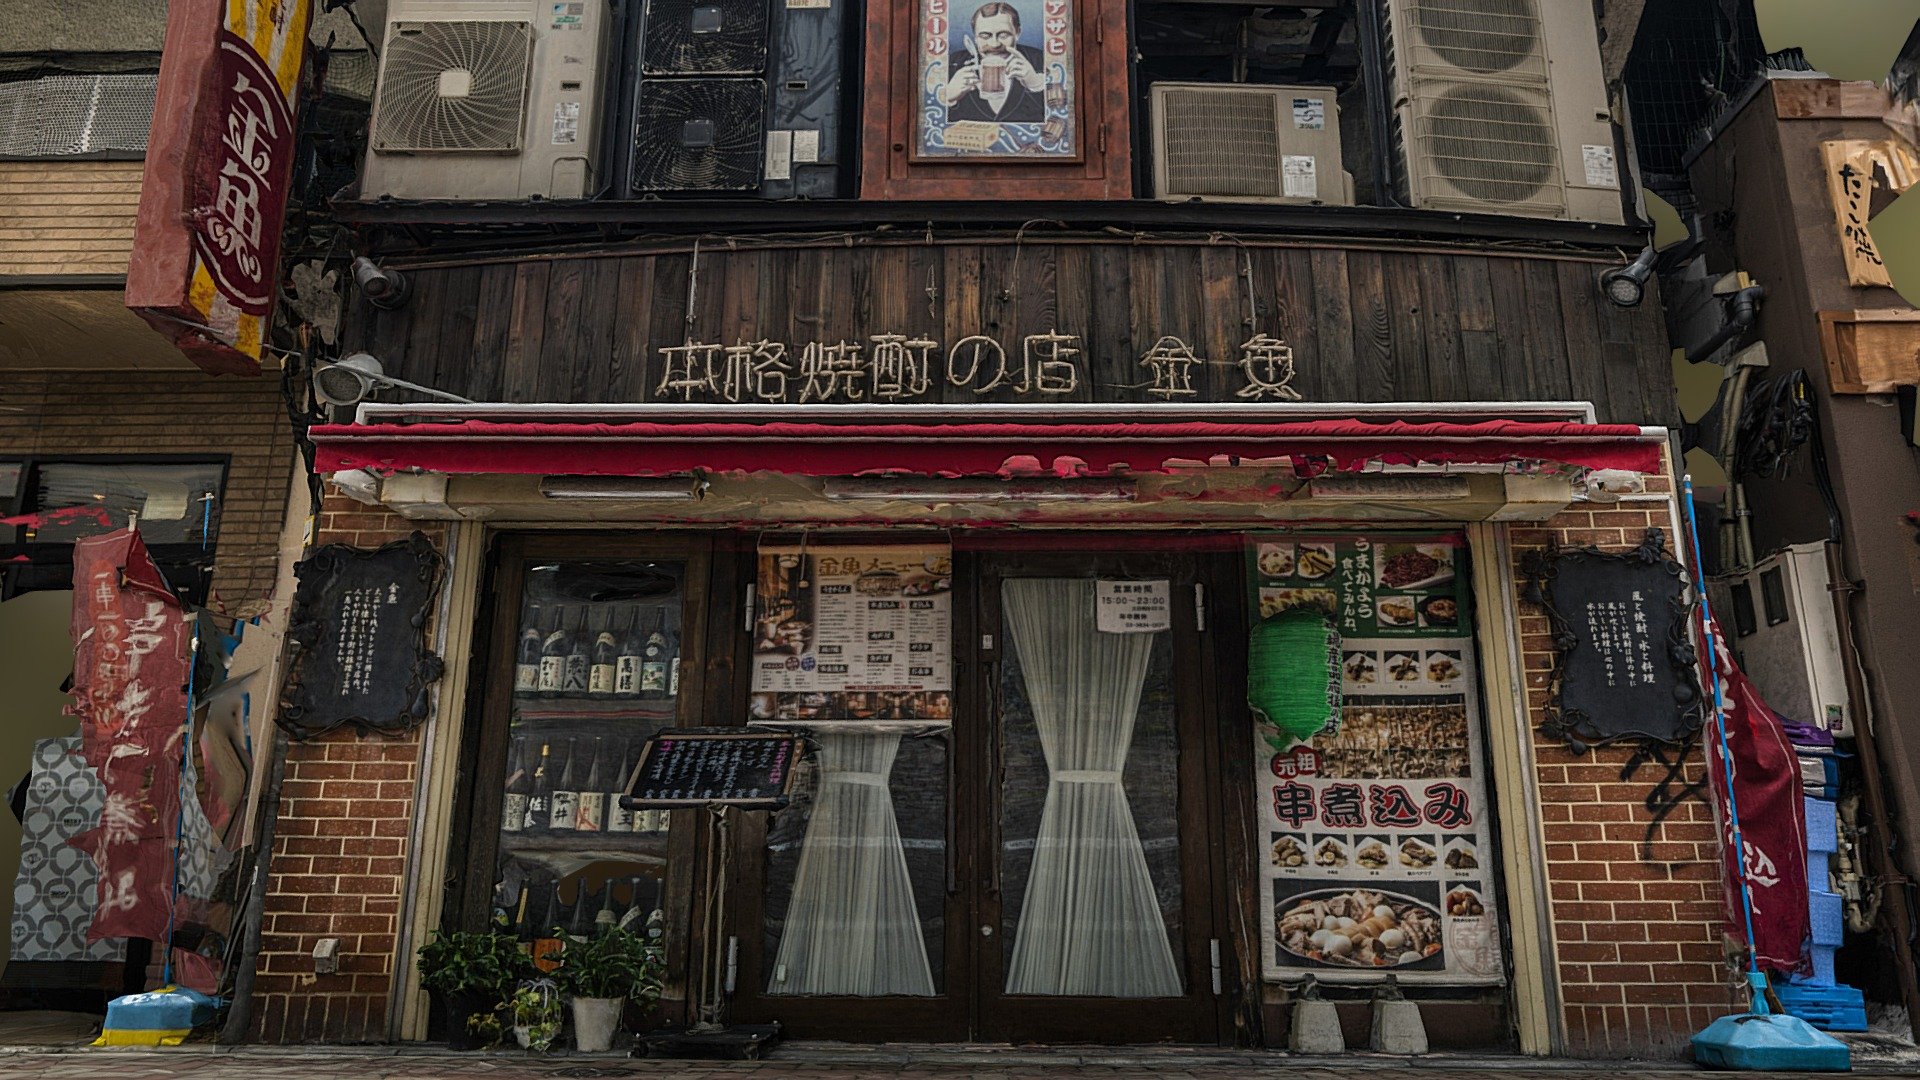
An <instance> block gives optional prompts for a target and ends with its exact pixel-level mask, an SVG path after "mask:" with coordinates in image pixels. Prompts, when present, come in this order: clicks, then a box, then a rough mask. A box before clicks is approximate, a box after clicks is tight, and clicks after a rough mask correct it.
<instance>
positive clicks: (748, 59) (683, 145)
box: [631, 0, 768, 194]
mask: <svg viewBox="0 0 1920 1080" xmlns="http://www.w3.org/2000/svg"><path fill="white" fill-rule="evenodd" d="M767 35H768V11H767V0H646V11H645V17H644V18H643V19H642V20H641V23H640V40H639V43H638V47H639V48H638V51H639V55H640V57H641V62H640V80H639V83H638V86H637V89H636V91H635V97H634V103H633V159H632V170H631V187H632V189H633V192H634V193H635V194H650V193H671V192H723V191H742V192H745V191H757V190H758V189H759V187H760V172H761V160H762V157H763V155H764V152H765V136H766V119H767V82H766V73H767Z"/></svg>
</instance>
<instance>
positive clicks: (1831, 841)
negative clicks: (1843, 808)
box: [1803, 799, 1840, 851]
mask: <svg viewBox="0 0 1920 1080" xmlns="http://www.w3.org/2000/svg"><path fill="white" fill-rule="evenodd" d="M1803 801H1804V802H1805V803H1806V807H1807V809H1806V813H1807V850H1808V851H1839V850H1840V815H1839V812H1838V810H1837V808H1836V807H1835V804H1833V803H1831V802H1829V801H1827V800H1826V799H1805V800H1803Z"/></svg>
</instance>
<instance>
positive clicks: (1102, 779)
mask: <svg viewBox="0 0 1920 1080" xmlns="http://www.w3.org/2000/svg"><path fill="white" fill-rule="evenodd" d="M1200 570H1201V566H1200V562H1199V560H1198V559H1196V558H1195V557H1193V556H1188V555H1169V554H1160V553H1098V554H1096V553H1063V552H1045V553H1035V552H1021V553H1018V554H1011V553H1005V554H1003V553H989V554H972V555H969V554H966V553H962V554H961V555H959V556H958V557H956V559H955V561H954V565H953V574H952V588H953V610H954V620H953V621H954V635H953V640H954V649H953V651H954V658H955V661H956V663H955V669H954V679H953V690H954V692H953V703H952V723H951V725H950V726H946V725H942V726H938V727H935V728H931V729H929V728H922V729H920V730H917V731H916V730H913V728H912V725H910V724H883V725H879V726H878V727H877V729H876V728H874V727H867V728H854V727H853V725H843V726H841V727H839V728H837V729H826V728H823V729H821V730H820V731H818V732H817V734H816V738H817V741H818V742H819V745H820V752H819V755H818V759H817V761H818V768H817V772H816V775H815V778H814V781H813V783H812V784H811V785H810V787H811V796H810V798H808V799H807V800H806V801H805V802H804V803H803V804H802V805H797V806H795V807H793V808H790V809H789V810H788V811H786V812H783V813H782V814H780V815H777V816H776V817H775V818H774V819H773V821H772V823H771V826H770V828H767V829H766V830H765V831H764V832H763V831H760V830H759V829H758V828H757V827H751V828H746V829H743V830H742V834H743V835H742V836H741V837H740V845H739V847H738V848H737V850H738V851H739V852H740V864H741V866H742V878H743V880H742V881H741V882H740V888H739V891H738V893H737V894H736V895H737V896H738V897H739V901H740V902H739V911H738V914H737V918H736V923H735V925H736V926H737V927H739V928H740V930H741V933H740V935H739V936H740V940H741V953H740V964H739V969H738V975H737V983H736V987H735V1007H734V1014H735V1016H736V1017H737V1018H739V1019H742V1020H749V1019H752V1020H762V1019H779V1020H780V1021H782V1022H783V1023H784V1024H785V1025H786V1026H787V1028H788V1030H789V1032H790V1033H792V1034H793V1035H795V1036H797V1037H802V1038H806V1037H812V1038H845V1039H861V1040H880V1039H884V1040H926V1041H959V1040H979V1041H988V1042H1002V1041H1009V1042H1027V1041H1047V1042H1091V1043H1123V1042H1156V1041H1175V1042H1199V1043H1208V1042H1213V1041H1215V1039H1216V1038H1217V1036H1218V1032H1219V1030H1220V1028H1219V1023H1220V1021H1219V1013H1218V1006H1217V1003H1218V1001H1219V998H1218V990H1217V986H1218V974H1217V964H1218V958H1219V956H1220V951H1219V947H1218V946H1217V945H1216V939H1217V938H1219V937H1220V933H1219V931H1218V929H1217V913H1216V905H1217V903H1218V898H1217V896H1216V881H1217V880H1218V877H1219V873H1220V871H1221V868H1220V867H1219V866H1217V865H1215V863H1216V861H1217V860H1218V858H1219V856H1218V851H1217V845H1214V844H1211V843H1209V837H1211V836H1217V835H1219V831H1220V826H1219V824H1218V822H1217V821H1216V820H1215V815H1217V814H1218V813H1219V808H1218V805H1217V803H1218V800H1211V799H1209V798H1208V797H1207V784H1206V781H1205V777H1206V776H1207V775H1208V760H1207V758H1208V755H1209V754H1212V753H1214V752H1215V751H1214V749H1213V745H1214V741H1215V740H1214V737H1213V733H1212V731H1211V729H1210V726H1209V725H1208V724H1207V723H1206V722H1205V715H1206V713H1207V710H1208V704H1207V703H1208V701H1209V699H1210V697H1211V695H1212V694H1213V688H1212V687H1211V686H1210V685H1206V680H1207V678H1208V673H1209V672H1211V671H1213V670H1214V665H1213V664H1212V663H1211V659H1210V657H1209V656H1208V655H1207V650H1206V648H1205V642H1204V641H1203V637H1202V635H1201V633H1200V628H1199V624H1198V617H1199V611H1198V608H1197V606H1196V591H1195V588H1194V586H1195V584H1196V582H1197V580H1198V575H1199V573H1200Z"/></svg>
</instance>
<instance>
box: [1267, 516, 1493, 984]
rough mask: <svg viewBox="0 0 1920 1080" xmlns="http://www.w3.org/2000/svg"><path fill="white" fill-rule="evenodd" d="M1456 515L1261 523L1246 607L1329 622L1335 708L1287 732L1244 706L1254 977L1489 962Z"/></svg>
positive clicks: (1479, 780)
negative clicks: (1340, 525) (1252, 819)
mask: <svg viewBox="0 0 1920 1080" xmlns="http://www.w3.org/2000/svg"><path fill="white" fill-rule="evenodd" d="M1465 551H1466V548H1465V540H1464V538H1463V537H1462V536H1461V535H1460V534H1457V533H1441V534H1430V535H1408V534H1400V533H1392V534H1374V535H1341V536H1312V535H1300V534H1289V535H1286V536H1260V537H1255V538H1253V540H1252V541H1251V548H1250V551H1249V553H1248V554H1249V559H1250V564H1251V565H1250V567H1249V579H1250V580H1251V581H1252V583H1253V590H1254V594H1255V595H1254V601H1255V602H1254V605H1253V610H1254V612H1255V613H1256V616H1255V617H1257V618H1268V617H1271V616H1273V615H1274V614H1277V613H1279V612H1281V611H1287V610H1292V609H1295V608H1300V607H1308V608H1311V609H1314V610H1317V611H1320V612H1322V613H1324V614H1325V615H1327V616H1328V618H1329V620H1330V621H1331V623H1332V625H1333V627H1334V629H1335V630H1336V632H1337V633H1338V634H1339V635H1340V653H1341V665H1340V666H1341V680H1340V691H1341V692H1340V708H1339V710H1338V713H1337V715H1336V717H1335V719H1334V720H1333V722H1331V723H1330V724H1329V725H1328V726H1327V727H1326V728H1325V729H1323V730H1321V731H1320V732H1319V733H1317V734H1315V735H1314V736H1312V737H1310V738H1308V739H1306V740H1298V739H1294V738H1293V737H1291V736H1289V735H1286V734H1284V733H1282V732H1281V731H1280V730H1279V729H1277V728H1273V727H1269V726H1266V725H1264V724H1260V723H1258V722H1257V721H1256V723H1255V730H1254V733H1253V752H1254V788H1255V791H1256V792H1257V794H1258V798H1257V802H1258V804H1259V805H1258V809H1257V821H1258V823H1259V837H1260V846H1259V848H1258V855H1259V858H1260V874H1259V879H1260V910H1261V911H1262V912H1263V913H1264V914H1265V917H1263V918H1262V920H1261V938H1262V948H1263V952H1264V961H1263V971H1264V974H1265V977H1266V978H1267V980H1268V981H1272V982H1283V981H1288V980H1295V979H1299V978H1302V977H1304V976H1306V975H1312V976H1314V977H1315V978H1317V979H1320V980H1321V981H1324V982H1367V981H1373V980H1377V979H1379V978H1380V976H1382V975H1384V974H1387V973H1392V974H1393V975H1395V976H1396V977H1398V978H1399V979H1400V980H1401V981H1404V982H1410V983H1421V982H1424V983H1443V984H1456V985H1458V984H1482V983H1499V982H1501V981H1503V980H1504V978H1505V975H1504V970H1505V966H1504V964H1503V962H1502V959H1501V946H1500V926H1499V922H1498V916H1497V913H1496V912H1495V909H1494V904H1495V897H1494V888H1493V878H1492V867H1493V860H1494V858H1495V852H1494V850H1493V846H1492V807H1491V805H1490V804H1489V803H1488V802H1487V790H1486V777H1485V771H1486V759H1485V757H1484V752H1483V750H1482V747H1481V723H1480V715H1479V702H1478V695H1477V690H1476V683H1475V671H1474V653H1473V638H1472V628H1471V618H1470V612H1469V610H1468V596H1469V593H1468V590H1467V582H1466V573H1465V566H1464V559H1463V556H1464V554H1465Z"/></svg>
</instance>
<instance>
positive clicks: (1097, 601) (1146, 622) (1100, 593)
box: [1093, 578, 1173, 634]
mask: <svg viewBox="0 0 1920 1080" xmlns="http://www.w3.org/2000/svg"><path fill="white" fill-rule="evenodd" d="M1093 603H1094V610H1093V621H1094V628H1095V629H1097V630H1099V631H1100V632H1101V633H1103V634H1157V633H1159V632H1160V631H1162V630H1165V629H1167V628H1169V627H1171V626H1172V625H1173V583H1172V582H1171V581H1168V580H1166V579H1165V578H1161V579H1158V580H1155V581H1099V582H1095V588H1094V593H1093Z"/></svg>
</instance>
